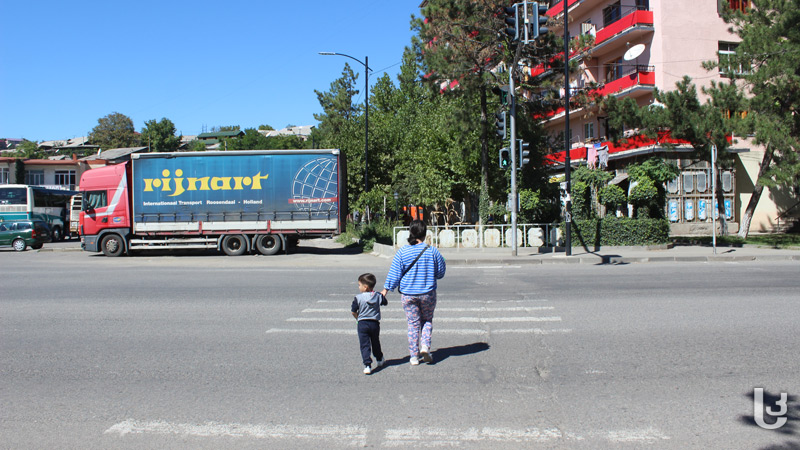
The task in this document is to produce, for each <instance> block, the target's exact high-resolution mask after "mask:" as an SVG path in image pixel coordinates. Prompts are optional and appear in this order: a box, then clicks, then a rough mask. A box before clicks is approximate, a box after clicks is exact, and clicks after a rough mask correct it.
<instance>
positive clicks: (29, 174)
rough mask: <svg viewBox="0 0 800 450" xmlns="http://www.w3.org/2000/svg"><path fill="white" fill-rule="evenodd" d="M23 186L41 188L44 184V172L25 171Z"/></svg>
mask: <svg viewBox="0 0 800 450" xmlns="http://www.w3.org/2000/svg"><path fill="white" fill-rule="evenodd" d="M25 184H29V185H31V186H41V185H43V184H44V170H26V171H25Z"/></svg>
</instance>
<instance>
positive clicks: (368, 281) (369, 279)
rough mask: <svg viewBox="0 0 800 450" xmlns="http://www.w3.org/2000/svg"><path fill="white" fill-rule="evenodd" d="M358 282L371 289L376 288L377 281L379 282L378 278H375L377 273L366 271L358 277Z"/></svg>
mask: <svg viewBox="0 0 800 450" xmlns="http://www.w3.org/2000/svg"><path fill="white" fill-rule="evenodd" d="M358 282H359V283H361V284H363V285H364V286H366V287H368V288H369V290H372V289H374V288H375V283H377V280H376V279H375V275H373V274H371V273H365V274H363V275H361V276H359V277H358Z"/></svg>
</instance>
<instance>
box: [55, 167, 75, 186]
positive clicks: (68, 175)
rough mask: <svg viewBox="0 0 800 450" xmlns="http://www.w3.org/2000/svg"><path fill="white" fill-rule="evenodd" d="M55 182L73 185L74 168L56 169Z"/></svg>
mask: <svg viewBox="0 0 800 450" xmlns="http://www.w3.org/2000/svg"><path fill="white" fill-rule="evenodd" d="M56 184H57V185H59V186H69V187H72V186H74V185H75V171H74V170H56Z"/></svg>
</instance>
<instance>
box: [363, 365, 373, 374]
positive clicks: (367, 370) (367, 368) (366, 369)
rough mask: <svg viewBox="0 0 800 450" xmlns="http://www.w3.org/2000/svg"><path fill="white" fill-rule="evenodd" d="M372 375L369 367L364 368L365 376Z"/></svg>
mask: <svg viewBox="0 0 800 450" xmlns="http://www.w3.org/2000/svg"><path fill="white" fill-rule="evenodd" d="M371 373H372V369H371V368H370V367H369V366H364V375H369V374H371Z"/></svg>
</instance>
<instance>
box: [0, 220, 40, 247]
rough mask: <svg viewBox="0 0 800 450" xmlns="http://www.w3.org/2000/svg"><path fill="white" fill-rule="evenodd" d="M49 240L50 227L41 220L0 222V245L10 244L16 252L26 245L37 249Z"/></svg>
mask: <svg viewBox="0 0 800 450" xmlns="http://www.w3.org/2000/svg"><path fill="white" fill-rule="evenodd" d="M50 240H51V239H50V227H48V226H47V223H45V222H43V221H41V220H20V221H17V222H0V245H10V246H12V247H14V250H16V251H18V252H22V251H25V249H26V248H28V246H30V247H31V248H32V249H34V250H38V249H40V248H42V246H43V245H44V244H45V243H46V242H50Z"/></svg>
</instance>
